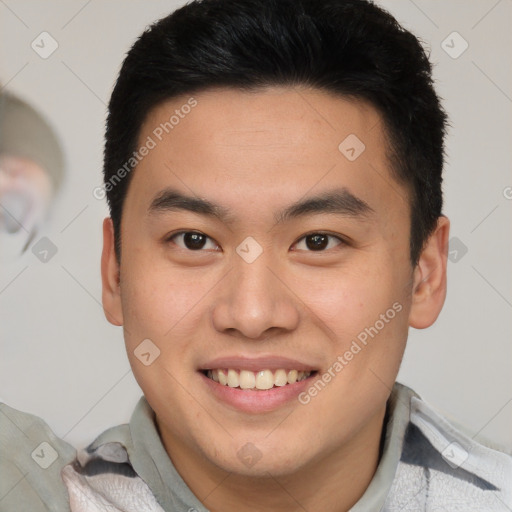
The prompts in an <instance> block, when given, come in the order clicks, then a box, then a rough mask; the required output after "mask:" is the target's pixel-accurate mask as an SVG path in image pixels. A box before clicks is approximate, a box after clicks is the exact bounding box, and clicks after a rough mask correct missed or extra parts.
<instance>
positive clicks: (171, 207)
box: [148, 188, 375, 224]
mask: <svg viewBox="0 0 512 512" xmlns="http://www.w3.org/2000/svg"><path fill="white" fill-rule="evenodd" d="M180 210H184V211H189V212H192V213H196V214H198V215H204V216H207V217H212V218H216V219H218V220H220V221H221V222H223V223H225V224H230V223H233V221H234V220H235V216H234V215H233V212H232V211H231V210H230V209H229V208H226V207H224V206H221V205H219V204H216V203H214V202H212V201H209V200H207V199H204V198H201V197H193V196H187V195H184V194H182V193H181V192H179V191H178V190H175V189H173V188H166V189H164V190H162V191H161V192H159V193H158V194H156V195H155V197H154V198H153V200H152V201H151V204H150V206H149V208H148V214H150V215H152V214H159V213H165V212H170V211H180ZM322 213H323V214H325V213H329V214H336V215H341V216H345V217H353V218H365V217H369V216H371V215H372V214H374V213H375V211H374V210H373V208H371V206H370V205H369V204H368V203H367V202H366V201H364V200H363V199H360V198H358V197H356V196H355V195H354V194H352V193H351V192H350V191H349V190H348V189H346V188H340V189H334V190H329V191H326V192H323V193H321V194H318V195H316V196H312V197H309V198H306V199H301V200H299V201H297V202H295V203H292V204H291V205H289V206H287V207H286V208H284V209H283V210H281V211H279V212H277V213H276V214H275V216H274V219H275V222H276V224H282V223H285V222H288V221H290V220H292V219H296V218H299V217H304V216H307V215H319V214H322Z"/></svg>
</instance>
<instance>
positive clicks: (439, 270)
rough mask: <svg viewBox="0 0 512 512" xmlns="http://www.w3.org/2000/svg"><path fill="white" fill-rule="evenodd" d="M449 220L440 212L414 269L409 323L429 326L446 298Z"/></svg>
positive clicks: (421, 327)
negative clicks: (434, 227)
mask: <svg viewBox="0 0 512 512" xmlns="http://www.w3.org/2000/svg"><path fill="white" fill-rule="evenodd" d="M449 234H450V221H449V220H448V218H447V217H444V216H441V217H439V219H438V220H437V226H436V229H435V230H434V232H433V233H432V235H431V236H430V237H429V239H428V241H427V243H426V245H425V247H424V249H423V251H422V253H421V255H420V258H419V261H418V264H417V265H416V268H415V269H414V284H413V289H412V305H411V312H410V314H409V325H410V326H411V327H415V328H416V329H425V328H426V327H430V326H431V325H432V324H433V323H434V322H435V321H436V319H437V317H438V316H439V313H440V312H441V309H442V307H443V304H444V300H445V298H446V265H447V258H448V237H449Z"/></svg>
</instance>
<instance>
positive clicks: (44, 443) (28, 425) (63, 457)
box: [0, 403, 76, 512]
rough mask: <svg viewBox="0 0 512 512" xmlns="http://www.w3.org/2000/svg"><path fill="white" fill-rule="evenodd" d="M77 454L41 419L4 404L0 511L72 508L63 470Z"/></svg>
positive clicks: (1, 406) (0, 414)
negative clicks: (61, 472) (62, 475)
mask: <svg viewBox="0 0 512 512" xmlns="http://www.w3.org/2000/svg"><path fill="white" fill-rule="evenodd" d="M75 455H76V450H75V449H74V448H73V447H72V446H71V445H70V444H68V443H66V442H65V441H64V440H62V439H59V438H58V437H57V436H56V435H55V434H54V433H53V431H52V430H51V428H50V427H49V426H48V425H47V424H46V422H45V421H43V420H42V419H41V418H39V417H37V416H34V415H33V414H29V413H26V412H22V411H19V410H17V409H14V408H12V407H10V406H8V405H7V404H5V403H0V475H2V477H1V478H0V512H11V511H13V510H31V511H33V512H38V511H45V512H46V511H47V510H55V511H68V510H69V502H68V498H67V492H66V488H65V486H64V483H63V481H62V478H61V476H60V471H61V469H62V468H63V467H64V466H65V465H66V464H69V462H70V461H72V460H73V459H74V457H75Z"/></svg>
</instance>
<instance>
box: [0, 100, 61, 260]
mask: <svg viewBox="0 0 512 512" xmlns="http://www.w3.org/2000/svg"><path fill="white" fill-rule="evenodd" d="M63 175H64V158H63V153H62V149H61V145H60V143H59V140H58V138H57V136H56V134H55V132H54V131H53V129H52V128H51V127H50V125H49V124H48V123H47V121H46V120H45V119H44V118H43V117H42V115H41V114H39V113H38V112H37V111H36V110H35V109H34V108H33V107H31V106H30V105H28V104H27V103H25V102H24V101H22V100H21V99H19V98H17V97H15V96H13V95H12V94H11V93H7V92H2V93H0V264H1V265H3V264H8V263H10V262H11V261H13V260H15V259H16V258H17V257H19V256H20V255H21V254H22V253H23V252H24V251H25V250H26V249H27V247H28V246H29V245H30V242H31V241H32V240H33V238H34V236H35V235H36V233H37V231H38V229H39V228H40V226H41V225H42V223H43V221H44V220H45V218H46V215H47V212H48V210H49V207H50V204H51V202H52V200H53V198H54V197H55V193H56V192H57V190H58V189H59V187H60V185H61V182H62V178H63Z"/></svg>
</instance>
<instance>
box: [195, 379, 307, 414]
mask: <svg viewBox="0 0 512 512" xmlns="http://www.w3.org/2000/svg"><path fill="white" fill-rule="evenodd" d="M199 375H200V376H201V377H202V378H203V380H204V382H205V384H206V385H207V386H208V388H209V390H210V391H211V393H212V394H213V395H214V396H215V398H217V399H218V400H219V401H221V402H223V403H225V404H227V405H230V406H231V407H233V408H235V409H237V410H238V411H242V412H246V413H253V414H259V413H262V412H270V411H274V410H276V409H278V408H279V407H282V406H284V405H286V404H288V403H289V402H292V401H293V400H295V401H296V402H297V403H299V399H298V396H299V394H300V393H301V392H302V391H304V390H305V389H306V388H307V387H308V386H309V385H310V383H311V378H312V377H314V375H315V373H312V374H311V375H310V376H309V377H308V378H307V379H304V380H301V381H300V382H295V383H293V384H286V385H285V386H281V387H277V386H276V387H273V388H271V389H267V390H259V391H253V390H244V389H240V388H231V387H229V386H224V385H222V384H219V383H218V382H215V381H214V380H212V379H209V378H208V377H207V376H206V375H204V373H202V372H199Z"/></svg>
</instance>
